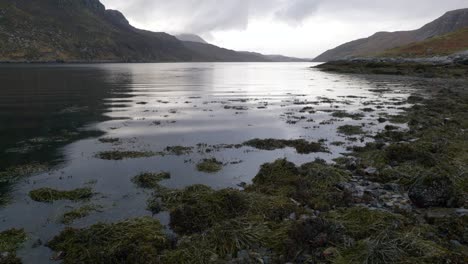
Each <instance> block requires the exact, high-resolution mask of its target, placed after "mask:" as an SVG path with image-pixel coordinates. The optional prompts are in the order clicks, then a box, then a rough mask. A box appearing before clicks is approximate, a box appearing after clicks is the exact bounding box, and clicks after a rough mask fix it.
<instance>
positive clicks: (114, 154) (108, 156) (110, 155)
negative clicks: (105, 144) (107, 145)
mask: <svg viewBox="0 0 468 264" xmlns="http://www.w3.org/2000/svg"><path fill="white" fill-rule="evenodd" d="M152 156H155V153H153V152H148V151H146V152H142V151H118V150H112V151H103V152H99V153H98V154H96V157H97V158H99V159H103V160H124V159H139V158H148V157H152Z"/></svg>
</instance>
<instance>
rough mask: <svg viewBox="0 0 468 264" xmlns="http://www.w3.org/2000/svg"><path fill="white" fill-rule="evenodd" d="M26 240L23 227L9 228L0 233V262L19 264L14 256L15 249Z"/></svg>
mask: <svg viewBox="0 0 468 264" xmlns="http://www.w3.org/2000/svg"><path fill="white" fill-rule="evenodd" d="M24 241H26V233H25V232H24V230H23V229H9V230H5V231H3V232H1V233H0V263H1V264H20V263H21V260H20V259H19V258H18V257H16V254H15V253H16V250H18V248H19V247H20V245H21V244H22V243H23V242H24Z"/></svg>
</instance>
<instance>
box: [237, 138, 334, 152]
mask: <svg viewBox="0 0 468 264" xmlns="http://www.w3.org/2000/svg"><path fill="white" fill-rule="evenodd" d="M244 145H245V146H249V147H253V148H257V149H262V150H275V149H283V148H286V147H291V148H295V149H296V151H297V153H299V154H309V153H314V152H326V151H327V149H326V148H325V147H324V146H323V144H322V143H321V142H308V141H306V140H304V139H296V140H283V139H272V138H270V139H252V140H249V141H247V142H245V143H244Z"/></svg>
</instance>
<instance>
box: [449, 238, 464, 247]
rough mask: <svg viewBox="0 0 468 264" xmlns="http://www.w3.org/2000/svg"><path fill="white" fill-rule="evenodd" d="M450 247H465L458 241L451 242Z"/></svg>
mask: <svg viewBox="0 0 468 264" xmlns="http://www.w3.org/2000/svg"><path fill="white" fill-rule="evenodd" d="M450 246H451V247H452V248H454V249H457V248H461V247H463V246H462V244H461V243H460V241H458V240H450Z"/></svg>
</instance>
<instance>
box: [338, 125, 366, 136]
mask: <svg viewBox="0 0 468 264" xmlns="http://www.w3.org/2000/svg"><path fill="white" fill-rule="evenodd" d="M338 133H340V134H344V135H347V136H352V135H362V134H365V132H364V130H362V127H361V126H351V125H344V126H340V127H338Z"/></svg>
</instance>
